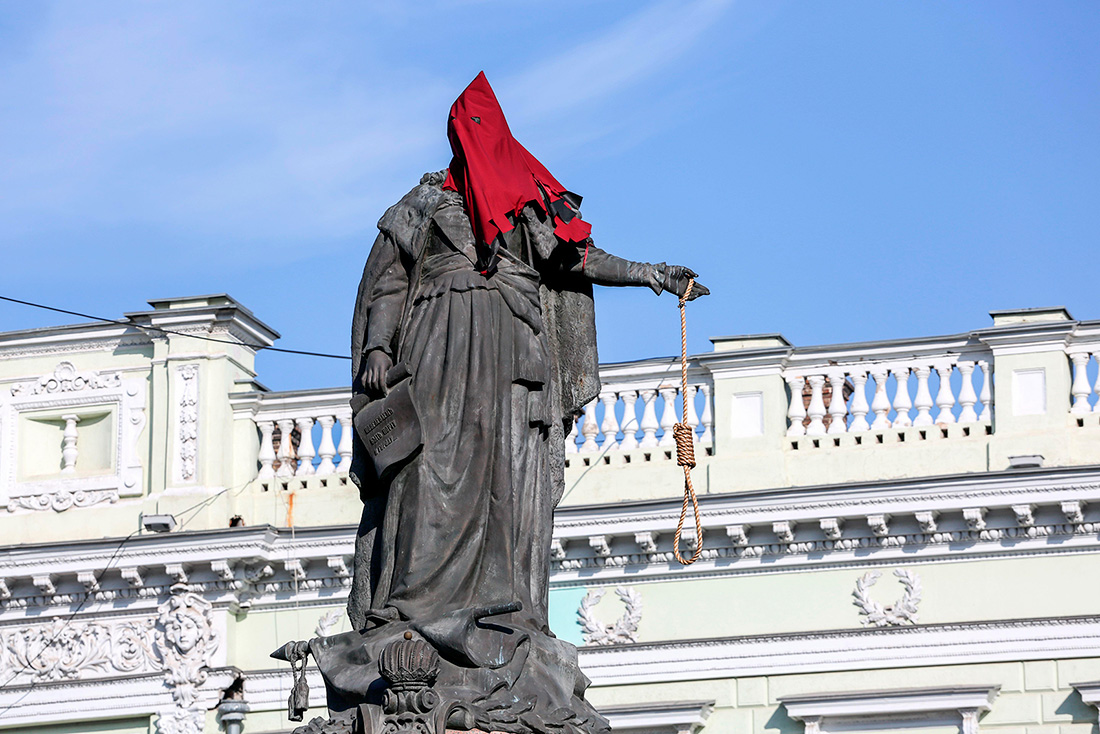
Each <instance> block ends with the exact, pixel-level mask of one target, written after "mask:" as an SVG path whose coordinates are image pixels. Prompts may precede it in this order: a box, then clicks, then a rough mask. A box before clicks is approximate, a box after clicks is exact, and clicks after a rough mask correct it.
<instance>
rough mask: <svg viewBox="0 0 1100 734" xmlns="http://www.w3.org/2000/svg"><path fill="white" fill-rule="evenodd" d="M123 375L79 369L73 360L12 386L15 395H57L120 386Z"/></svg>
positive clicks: (12, 392) (60, 363)
mask: <svg viewBox="0 0 1100 734" xmlns="http://www.w3.org/2000/svg"><path fill="white" fill-rule="evenodd" d="M121 384H122V377H121V375H120V374H119V373H118V372H93V371H86V372H80V371H77V369H76V367H75V366H74V365H73V363H72V362H68V361H64V362H59V363H58V365H57V367H55V368H54V371H53V373H52V374H49V375H43V376H42V377H39V378H38V380H36V381H31V382H19V383H16V384H14V385H12V386H11V394H12V395H13V396H17V397H20V396H23V395H55V394H58V393H70V392H81V391H84V390H103V389H108V388H112V387H119V386H120V385H121Z"/></svg>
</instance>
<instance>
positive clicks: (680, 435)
mask: <svg viewBox="0 0 1100 734" xmlns="http://www.w3.org/2000/svg"><path fill="white" fill-rule="evenodd" d="M694 285H695V279H694V278H688V284H687V288H685V289H684V295H682V296H680V402H681V404H682V408H683V409H682V411H681V419H680V422H679V423H677V424H676V425H674V426H673V427H672V437H673V438H674V439H675V440H676V463H677V464H679V465H680V466H682V467H683V468H684V504H683V505H682V506H681V507H680V521H679V522H678V523H676V535H675V537H673V539H672V554H673V555H674V556H676V560H677V561H679V562H680V563H682V564H683V565H685V566H690V565H691V564H692V563H695V562H696V561H697V560H699V556H701V555H702V554H703V521H702V518H700V517H699V499H698V498H697V497H696V496H695V487H693V486H692V485H691V470H692V469H693V468H695V431H694V430H692V428H691V426H689V425H688V396H687V381H688V363H687V344H688V342H687V339H688V337H687V312H686V310H685V309H684V306H686V305H687V302H688V298H689V297H690V296H691V289H692V287H693V286H694ZM689 505H690V506H691V508H692V510H693V511H694V513H695V552H694V553H693V554H692V556H691V558H685V557H684V556H683V555H681V553H680V536H681V535H682V534H683V532H684V521H685V520H687V513H688V506H689Z"/></svg>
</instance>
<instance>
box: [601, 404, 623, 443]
mask: <svg viewBox="0 0 1100 734" xmlns="http://www.w3.org/2000/svg"><path fill="white" fill-rule="evenodd" d="M600 402H601V403H603V423H601V424H600V430H601V431H603V435H604V444H603V447H602V448H604V449H606V450H608V451H613V450H614V449H616V448H618V446H619V441H618V436H619V419H618V418H616V417H615V405H616V404H617V403H618V402H619V396H618V395H616V394H615V393H613V392H609V391H605V392H602V393H600Z"/></svg>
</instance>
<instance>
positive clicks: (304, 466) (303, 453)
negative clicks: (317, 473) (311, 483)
mask: <svg viewBox="0 0 1100 734" xmlns="http://www.w3.org/2000/svg"><path fill="white" fill-rule="evenodd" d="M298 433H299V435H300V436H301V437H302V438H301V440H300V441H299V442H298V459H299V461H298V471H297V476H299V477H308V476H309V475H310V474H313V457H314V456H316V455H317V453H316V452H315V451H314V450H313V419H312V418H299V419H298Z"/></svg>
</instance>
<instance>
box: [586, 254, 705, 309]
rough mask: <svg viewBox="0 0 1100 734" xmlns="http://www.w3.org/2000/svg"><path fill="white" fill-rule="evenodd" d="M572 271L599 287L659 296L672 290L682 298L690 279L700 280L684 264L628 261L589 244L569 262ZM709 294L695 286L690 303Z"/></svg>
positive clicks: (701, 286)
mask: <svg viewBox="0 0 1100 734" xmlns="http://www.w3.org/2000/svg"><path fill="white" fill-rule="evenodd" d="M567 265H568V267H569V269H570V270H572V271H574V272H580V273H583V275H584V276H585V277H586V278H588V279H589V280H591V281H592V282H593V283H595V284H597V285H611V286H628V285H644V286H648V287H649V288H650V289H652V290H653V292H654V293H657V294H658V295H659V294H660V293H661V292H662V291H670V292H672V293H674V294H676V295H677V296H682V295H683V294H684V292H685V291H686V290H687V283H688V279H689V278H695V277H698V276H697V275H696V274H695V272H694V271H693V270H691V269H690V268H686V267H684V266H683V265H666V264H665V263H643V262H634V261H633V260H626V259H624V258H621V257H617V256H615V255H612V254H611V253H609V252H605V251H603V250H601V249H600V248H598V247H596V246H595V245H593V244H592V243H591V240H589V241H588V243H587V245H586V246H578V247H577V252H576V255H575V256H572V255H571V257H570V262H569V263H567ZM709 293H710V291H709V290H708V289H707V288H706V287H705V286H703V285H700V284H699V283H696V284H695V285H693V286H692V289H691V294H690V296H689V298H688V300H694V299H695V298H698V297H699V296H705V295H707V294H709Z"/></svg>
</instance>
